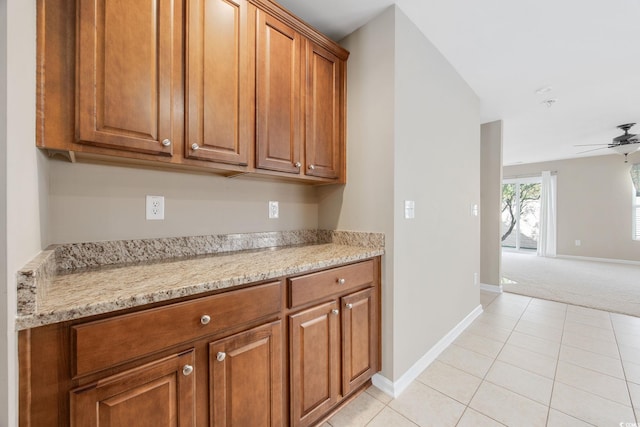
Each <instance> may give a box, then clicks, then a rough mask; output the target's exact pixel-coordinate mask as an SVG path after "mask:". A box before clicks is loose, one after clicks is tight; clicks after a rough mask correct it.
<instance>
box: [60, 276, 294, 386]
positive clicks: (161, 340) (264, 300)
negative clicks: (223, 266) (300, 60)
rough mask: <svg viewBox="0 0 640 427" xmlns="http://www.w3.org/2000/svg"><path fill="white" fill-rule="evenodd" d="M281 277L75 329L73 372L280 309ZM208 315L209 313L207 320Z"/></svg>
mask: <svg viewBox="0 0 640 427" xmlns="http://www.w3.org/2000/svg"><path fill="white" fill-rule="evenodd" d="M280 289H281V288H280V282H274V283H269V284H265V285H260V286H255V287H252V288H247V289H241V290H237V291H231V292H228V293H224V294H220V295H214V296H210V297H204V298H200V299H197V300H194V301H188V302H184V303H177V304H173V305H170V306H166V307H159V308H153V309H149V310H144V311H141V312H138V313H131V314H125V315H122V316H118V317H114V318H111V319H105V320H98V321H95V322H90V323H86V324H83V325H76V326H73V327H72V328H71V339H72V346H73V347H72V357H73V361H72V375H73V376H74V377H75V376H79V375H84V374H88V373H91V372H96V371H99V370H101V369H104V368H108V367H110V366H113V365H117V364H120V363H123V362H126V361H129V360H132V359H135V358H136V357H140V356H143V355H146V354H150V353H153V352H155V351H159V350H162V349H164V348H168V347H171V346H174V345H177V344H180V343H182V342H187V341H190V340H193V339H196V338H199V337H203V336H206V335H210V334H214V333H218V332H220V331H223V330H225V329H228V328H232V327H236V326H241V325H242V324H243V323H248V322H251V321H253V320H256V319H259V318H261V317H264V316H269V315H272V314H276V313H279V312H280V309H281V294H282V293H281V290H280ZM203 316H209V318H210V320H209V321H208V322H206V321H205V322H203V321H202V318H203Z"/></svg>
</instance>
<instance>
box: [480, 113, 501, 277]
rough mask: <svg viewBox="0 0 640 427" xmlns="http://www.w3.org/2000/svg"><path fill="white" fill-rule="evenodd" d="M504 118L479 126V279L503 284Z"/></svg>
mask: <svg viewBox="0 0 640 427" xmlns="http://www.w3.org/2000/svg"><path fill="white" fill-rule="evenodd" d="M501 205H502V121H501V120H498V121H495V122H491V123H484V124H483V125H482V126H481V127H480V220H481V221H480V282H481V283H485V284H487V285H494V286H499V285H500V262H501V258H502V250H501V247H500V246H501V243H502V242H501V241H500V225H501V218H500V214H501Z"/></svg>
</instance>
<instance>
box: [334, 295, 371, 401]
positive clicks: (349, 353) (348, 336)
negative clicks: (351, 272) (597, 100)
mask: <svg viewBox="0 0 640 427" xmlns="http://www.w3.org/2000/svg"><path fill="white" fill-rule="evenodd" d="M374 295H375V293H374V292H373V288H369V289H365V290H364V291H360V292H356V293H354V294H351V295H348V296H346V297H343V298H342V299H341V304H342V393H343V394H344V395H346V394H348V393H349V392H351V391H352V390H354V389H356V388H358V387H359V386H360V385H362V384H364V383H365V382H366V381H367V380H369V378H371V376H372V375H373V374H375V373H376V371H377V364H378V363H377V354H378V327H377V323H378V318H377V314H376V313H377V311H376V309H375V307H376V304H375V301H374Z"/></svg>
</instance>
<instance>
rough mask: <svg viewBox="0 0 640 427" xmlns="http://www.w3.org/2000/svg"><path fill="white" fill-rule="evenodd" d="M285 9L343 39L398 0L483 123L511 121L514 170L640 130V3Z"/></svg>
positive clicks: (296, 5)
mask: <svg viewBox="0 0 640 427" xmlns="http://www.w3.org/2000/svg"><path fill="white" fill-rule="evenodd" d="M280 3H281V4H282V5H283V6H285V7H286V8H288V9H289V10H291V11H292V12H294V13H295V14H297V15H298V16H300V17H301V18H303V19H304V20H306V21H307V22H309V23H310V24H311V25H313V26H315V27H316V28H318V29H319V30H321V31H323V32H324V33H325V34H328V35H329V36H330V37H332V38H334V39H335V40H339V39H341V38H342V37H344V36H345V35H347V34H349V33H351V32H352V31H354V30H356V29H357V28H358V27H360V26H361V25H363V24H364V23H366V22H368V21H369V20H370V19H371V18H373V17H374V16H376V15H377V14H378V13H380V12H381V11H382V10H384V9H385V8H386V7H388V6H389V5H391V4H393V3H396V4H398V6H399V7H400V9H402V10H403V11H404V13H406V14H407V15H408V16H409V17H410V18H411V19H412V20H413V22H414V23H415V24H416V25H417V26H418V27H419V28H420V29H421V30H422V32H423V33H424V34H425V35H426V36H427V37H428V38H429V40H431V42H432V43H433V44H434V45H435V46H436V47H437V48H438V49H439V50H440V51H441V52H442V53H443V54H444V56H445V57H446V58H447V59H448V60H449V62H451V64H452V65H453V66H454V67H455V68H456V69H457V70H458V72H459V73H460V75H461V76H462V77H463V78H464V79H465V80H466V81H467V83H468V84H469V85H470V86H471V87H472V88H473V90H474V91H475V92H476V94H477V95H478V97H479V98H480V100H481V119H482V122H488V121H493V120H498V119H502V120H504V153H503V158H504V164H506V165H508V164H515V163H521V162H522V163H531V162H538V161H545V160H554V159H564V158H572V157H580V156H588V155H602V154H609V153H610V152H611V150H609V149H602V150H598V151H595V152H590V153H585V154H580V155H578V154H577V153H578V152H580V151H583V150H588V149H590V148H593V147H574V144H605V143H608V142H610V141H611V139H612V138H613V137H615V136H618V135H619V134H621V133H622V132H621V131H619V130H618V129H616V126H617V125H619V124H622V123H628V122H638V123H639V124H638V125H637V126H636V127H635V128H634V129H632V130H631V132H632V133H639V134H640V102H639V101H640V0H535V1H534V0H528V1H513V0H483V1H477V0H396V1H393V0H280ZM544 86H552V87H553V90H552V91H551V92H549V93H547V94H544V95H538V94H536V93H535V91H536V89H539V88H541V87H544ZM548 98H557V100H558V101H557V103H556V104H555V105H554V106H552V107H551V108H548V107H546V106H545V105H543V104H542V103H541V102H542V101H543V100H545V99H548ZM444 143H446V141H445V142H444ZM452 143H453V142H452ZM596 148H597V147H596Z"/></svg>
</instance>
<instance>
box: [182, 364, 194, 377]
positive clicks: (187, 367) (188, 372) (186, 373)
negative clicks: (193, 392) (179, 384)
mask: <svg viewBox="0 0 640 427" xmlns="http://www.w3.org/2000/svg"><path fill="white" fill-rule="evenodd" d="M192 372H193V366H191V365H184V366H183V367H182V375H184V376H185V377H186V376H189V375H191V373H192Z"/></svg>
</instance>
